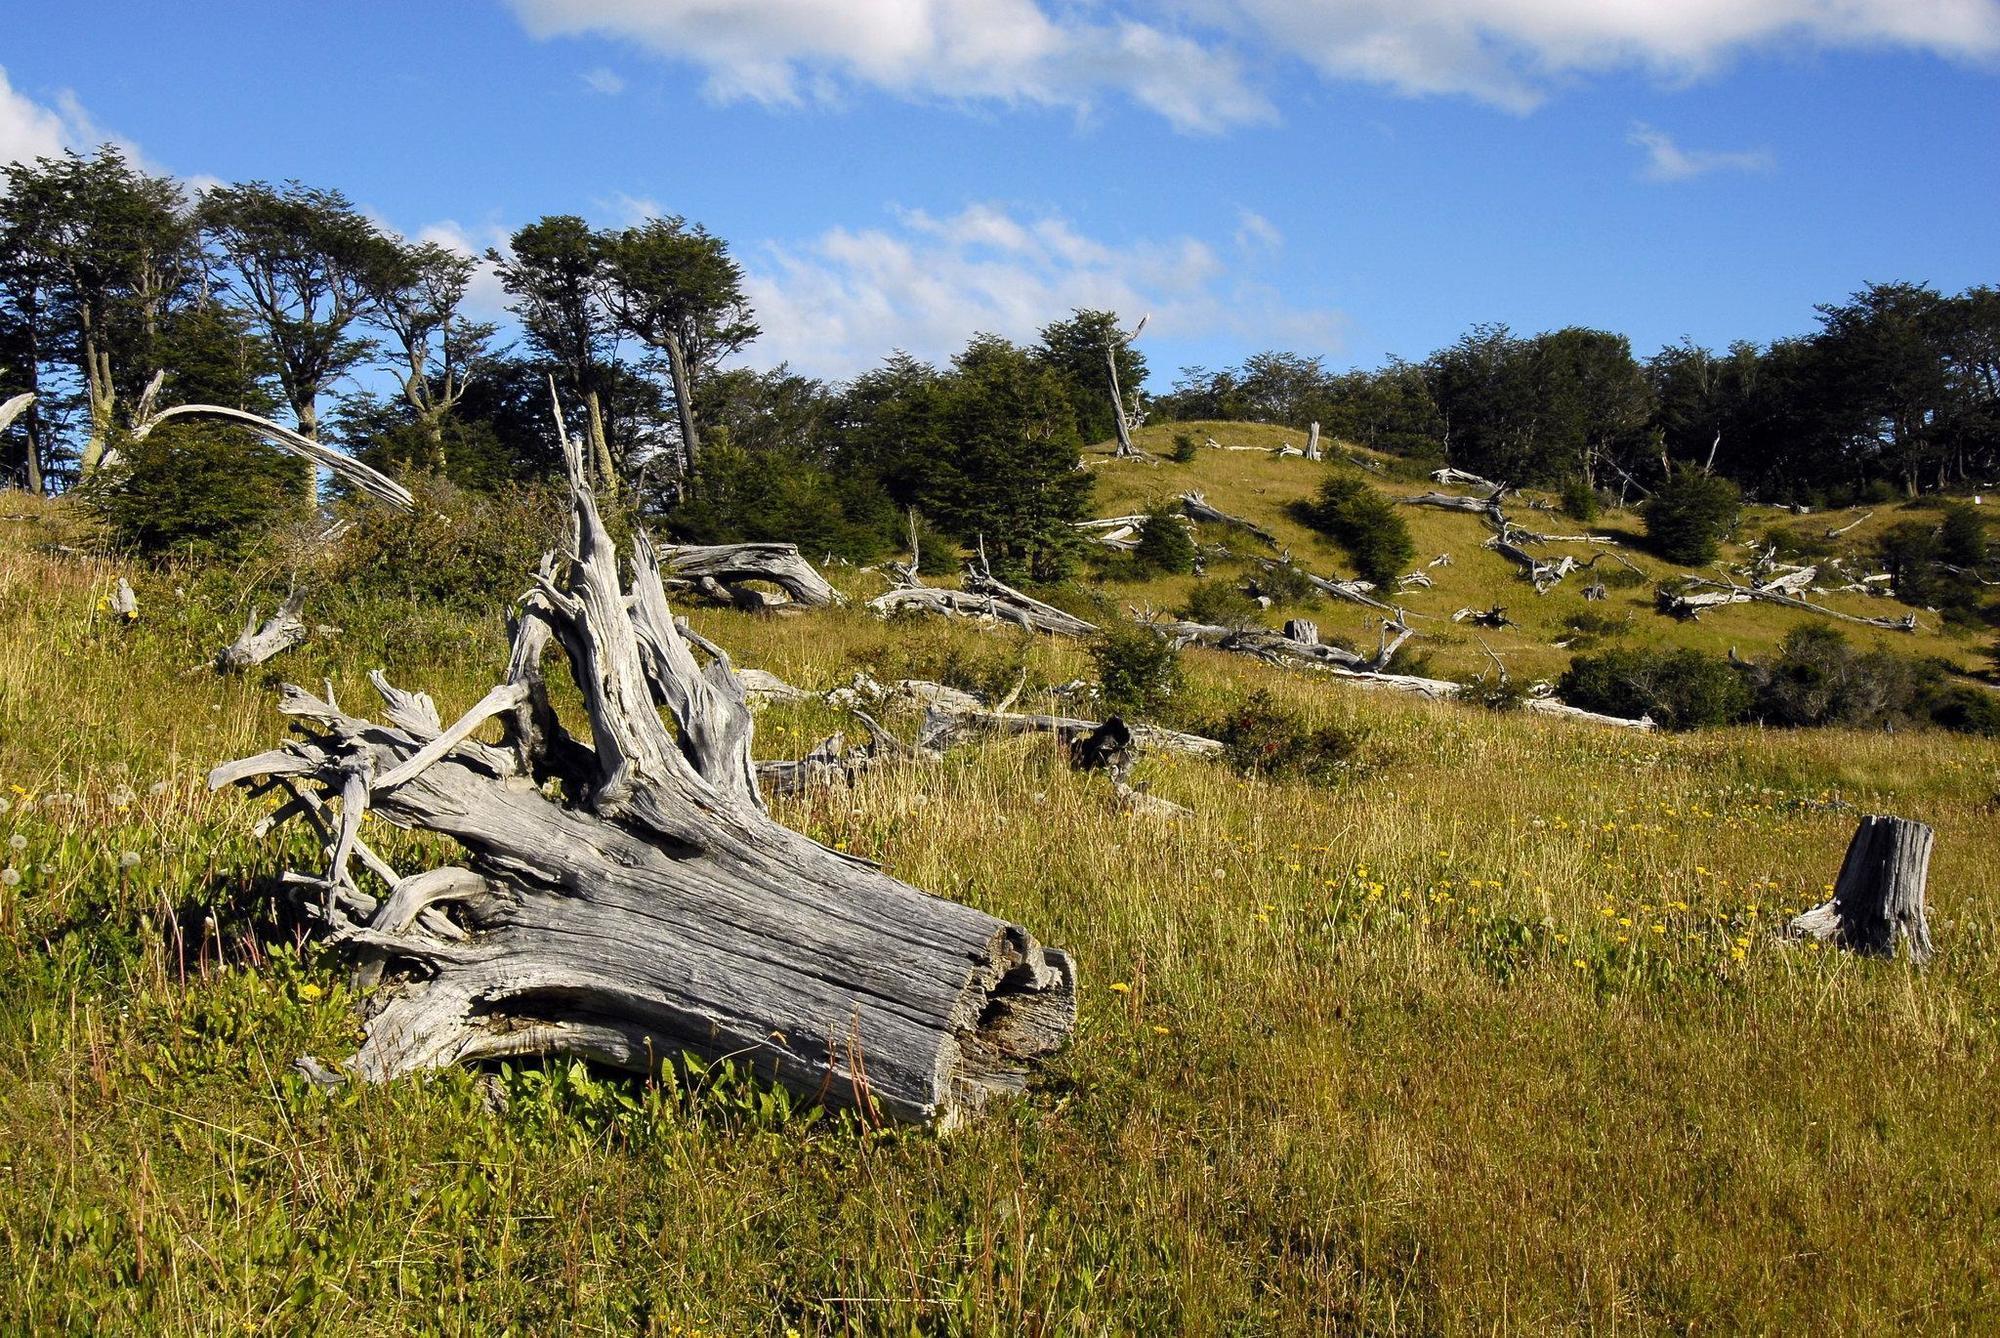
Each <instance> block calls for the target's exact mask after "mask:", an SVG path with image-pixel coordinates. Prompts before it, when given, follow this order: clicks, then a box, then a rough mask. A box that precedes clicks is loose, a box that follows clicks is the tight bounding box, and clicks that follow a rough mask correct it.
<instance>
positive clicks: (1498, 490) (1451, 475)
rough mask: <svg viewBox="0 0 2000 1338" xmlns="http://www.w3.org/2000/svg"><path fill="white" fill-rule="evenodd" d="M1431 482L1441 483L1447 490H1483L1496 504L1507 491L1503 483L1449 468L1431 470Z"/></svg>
mask: <svg viewBox="0 0 2000 1338" xmlns="http://www.w3.org/2000/svg"><path fill="white" fill-rule="evenodd" d="M1431 482H1433V483H1442V484H1443V485H1444V486H1445V487H1447V488H1484V489H1485V490H1486V491H1487V493H1488V494H1490V495H1491V496H1492V498H1493V500H1494V501H1496V502H1497V501H1499V500H1500V497H1501V496H1502V494H1504V493H1505V492H1506V491H1507V485H1506V484H1504V483H1495V482H1494V481H1493V480H1492V479H1483V478H1481V477H1479V475H1477V474H1468V473H1466V472H1465V471H1464V470H1463V469H1452V468H1450V467H1449V466H1447V467H1446V468H1444V469H1433V470H1432V471H1431Z"/></svg>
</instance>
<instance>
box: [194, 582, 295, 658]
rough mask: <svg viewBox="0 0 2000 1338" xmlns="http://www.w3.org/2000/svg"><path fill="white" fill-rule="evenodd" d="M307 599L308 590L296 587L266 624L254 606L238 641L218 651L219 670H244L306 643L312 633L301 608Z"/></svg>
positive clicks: (245, 620)
mask: <svg viewBox="0 0 2000 1338" xmlns="http://www.w3.org/2000/svg"><path fill="white" fill-rule="evenodd" d="M305 602H306V597H305V592H303V591H300V590H293V591H292V592H291V593H290V594H288V595H286V596H285V601H284V603H282V604H280V605H278V607H277V610H276V611H275V612H274V613H272V614H271V616H270V617H269V618H267V619H265V620H264V623H263V625H262V626H259V625H258V623H257V611H256V610H255V609H252V610H251V611H250V616H249V617H247V618H245V619H244V620H243V630H242V631H241V632H239V633H238V634H237V636H236V640H234V641H232V642H230V643H229V644H228V645H226V646H224V647H223V648H222V649H221V650H220V651H217V652H216V656H215V669H216V672H217V673H224V674H229V673H241V672H242V671H243V670H245V669H249V668H253V667H254V666H256V665H260V664H262V663H264V661H266V660H268V659H271V658H272V657H273V656H276V655H280V654H282V653H283V652H285V651H288V650H290V649H291V648H292V647H294V646H301V645H304V644H305V640H306V637H307V636H308V635H309V634H308V633H307V631H306V625H305V623H303V622H301V621H300V620H299V611H300V610H301V609H303V608H304V607H305Z"/></svg>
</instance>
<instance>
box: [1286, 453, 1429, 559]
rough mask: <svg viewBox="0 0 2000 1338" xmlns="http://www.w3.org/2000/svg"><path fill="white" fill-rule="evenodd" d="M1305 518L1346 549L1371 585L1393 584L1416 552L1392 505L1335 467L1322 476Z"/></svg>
mask: <svg viewBox="0 0 2000 1338" xmlns="http://www.w3.org/2000/svg"><path fill="white" fill-rule="evenodd" d="M1305 519H1306V522H1307V523H1308V524H1310V525H1311V526H1312V527H1313V528H1314V529H1315V530H1318V531H1319V532H1320V533H1321V534H1324V535H1326V536H1327V537H1328V538H1329V539H1332V540H1333V541H1334V542H1335V543H1337V544H1339V545H1340V546H1341V547H1342V548H1344V549H1346V550H1347V555H1348V556H1349V557H1350V558H1352V559H1353V561H1354V565H1355V568H1356V570H1358V571H1359V572H1360V573H1361V575H1363V576H1365V577H1367V578H1368V579H1369V580H1371V581H1373V582H1375V584H1377V585H1381V586H1388V585H1393V584H1394V583H1395V581H1396V578H1397V577H1399V576H1401V575H1402V574H1403V573H1404V572H1405V571H1406V570H1408V569H1409V565H1410V560H1411V559H1412V558H1414V557H1415V556H1416V554H1417V546H1416V544H1415V543H1414V542H1413V541H1412V540H1411V538H1410V527H1409V526H1408V525H1406V524H1405V523H1404V522H1403V518H1402V516H1401V515H1399V514H1398V513H1397V511H1396V507H1395V503H1393V502H1391V501H1390V500H1389V499H1388V498H1387V497H1384V496H1383V495H1382V494H1381V493H1379V492H1377V491H1375V489H1373V488H1371V487H1370V486H1369V485H1368V483H1367V481H1366V480H1364V479H1363V478H1362V477H1361V476H1360V474H1359V473H1357V472H1356V471H1355V470H1354V469H1352V468H1351V467H1349V466H1345V465H1336V466H1334V468H1333V469H1332V471H1331V472H1329V473H1328V474H1327V476H1326V480H1325V481H1324V482H1322V483H1321V484H1320V485H1319V493H1318V495H1317V496H1316V497H1315V498H1314V499H1313V501H1312V502H1311V503H1310V504H1308V505H1307V507H1306V508H1305Z"/></svg>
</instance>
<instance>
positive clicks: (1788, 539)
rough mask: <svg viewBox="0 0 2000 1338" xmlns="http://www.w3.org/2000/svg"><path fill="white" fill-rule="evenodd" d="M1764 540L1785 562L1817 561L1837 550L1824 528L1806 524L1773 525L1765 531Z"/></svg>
mask: <svg viewBox="0 0 2000 1338" xmlns="http://www.w3.org/2000/svg"><path fill="white" fill-rule="evenodd" d="M1764 542H1765V543H1767V544H1769V545H1771V547H1772V548H1773V549H1774V550H1775V551H1776V553H1777V556H1778V557H1780V558H1782V559H1784V560H1785V561H1786V562H1817V561H1819V560H1820V559H1821V558H1829V557H1832V556H1833V555H1834V554H1835V553H1836V552H1838V551H1839V546H1838V545H1837V544H1835V543H1834V541H1833V540H1831V539H1829V538H1827V537H1826V531H1825V530H1824V529H1817V530H1816V529H1813V528H1812V527H1810V526H1808V525H1774V526H1772V527H1771V529H1770V530H1769V531H1767V532H1766V533H1765V535H1764Z"/></svg>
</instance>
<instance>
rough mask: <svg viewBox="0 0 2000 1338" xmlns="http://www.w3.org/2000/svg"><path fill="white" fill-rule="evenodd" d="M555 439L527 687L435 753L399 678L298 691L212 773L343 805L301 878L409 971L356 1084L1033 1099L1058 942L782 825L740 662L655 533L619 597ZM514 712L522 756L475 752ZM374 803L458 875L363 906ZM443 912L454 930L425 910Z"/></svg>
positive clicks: (932, 1110)
mask: <svg viewBox="0 0 2000 1338" xmlns="http://www.w3.org/2000/svg"><path fill="white" fill-rule="evenodd" d="M563 446H564V455H565V459H566V464H567V466H568V471H569V477H570V486H571V490H572V493H573V496H574V508H575V521H576V529H575V535H574V540H573V548H572V552H571V553H570V555H569V556H568V558H567V560H566V561H565V562H564V563H563V564H562V566H561V568H560V570H558V569H557V567H556V566H555V564H553V563H548V564H545V566H544V571H543V574H542V576H541V577H540V578H539V579H538V582H537V588H536V589H535V590H534V591H533V592H531V593H530V595H529V596H528V597H527V599H526V600H525V601H524V603H523V606H522V612H521V616H520V618H519V620H518V622H517V624H516V629H515V638H514V646H513V653H512V655H511V657H510V659H509V664H508V669H507V676H506V678H505V680H504V681H503V682H502V683H501V684H500V685H499V686H497V687H496V688H494V690H493V691H492V692H490V693H488V694H487V696H486V698H485V699H484V700H483V701H482V702H480V704H479V705H478V706H476V707H474V708H473V709H472V711H470V712H468V713H467V715H466V716H464V717H463V718H462V719H461V720H459V721H458V722H457V724H455V725H453V726H452V727H450V728H449V729H445V730H442V731H439V732H436V733H435V736H434V737H428V738H427V737H425V736H427V735H430V734H432V726H433V725H434V724H435V720H436V717H435V713H434V712H427V711H424V710H422V709H420V707H419V705H418V703H420V702H421V699H419V698H417V697H415V696H414V695H413V694H407V693H401V692H398V691H396V690H395V689H392V688H389V687H388V686H387V685H386V684H379V685H378V686H379V687H380V688H381V690H382V691H383V695H384V698H385V700H386V701H387V702H388V705H389V715H390V719H391V723H390V724H386V725H385V724H377V723H374V722H371V721H368V720H364V719H361V718H358V717H355V716H350V715H348V714H346V713H345V712H343V711H341V710H340V709H339V708H338V707H336V706H335V705H333V704H332V703H330V702H323V701H320V700H318V699H316V698H314V697H312V696H311V695H310V694H307V693H305V692H302V691H300V690H299V689H296V688H289V689H287V691H286V695H285V700H284V704H283V708H282V709H284V710H285V712H286V713H287V714H289V715H291V716H293V717H294V718H295V719H296V720H297V721H298V723H299V726H300V729H301V732H302V735H303V737H301V738H299V739H297V740H294V741H292V742H290V743H288V744H286V745H285V746H284V747H282V748H280V749H277V750H274V751H272V752H268V753H264V754H261V755H259V756H257V757H252V758H248V759H245V760H243V761H241V762H235V763H230V764H227V765H225V766H222V767H218V768H217V769H216V771H215V772H214V773H213V775H211V777H210V783H211V785H214V786H222V785H227V784H232V783H250V784H253V785H260V784H263V785H267V784H268V783H269V782H268V781H262V780H261V779H260V778H270V780H271V781H279V782H282V783H285V784H288V785H298V786H303V787H308V792H310V791H311V790H315V789H316V790H317V791H318V792H319V794H320V795H322V796H324V797H325V798H326V799H328V800H332V799H338V801H339V808H340V824H339V828H338V831H337V833H336V835H335V839H334V840H333V841H332V843H331V845H332V849H331V851H330V853H329V859H328V865H327V868H326V870H325V872H324V873H323V874H319V875H314V876H308V877H302V878H298V879H296V881H299V882H301V883H302V884H304V885H306V886H309V887H312V888H315V889H317V890H319V891H320V892H321V893H322V896H323V906H322V912H321V913H322V914H323V915H325V916H326V918H327V919H328V920H329V921H330V922H331V923H332V924H333V925H334V926H335V933H334V936H333V937H334V940H335V941H336V942H337V943H341V944H344V945H345V946H347V947H349V948H350V949H352V950H353V951H354V952H355V953H357V954H358V955H359V956H360V957H361V958H362V959H363V961H364V963H368V964H372V965H374V966H376V967H378V968H379V967H380V966H382V965H384V964H391V965H394V966H395V967H396V968H398V970H399V972H400V974H399V975H398V977H397V978H396V979H395V980H394V981H392V983H390V984H389V985H387V986H385V987H384V988H383V989H382V990H381V991H380V992H378V993H377V994H375V995H374V996H372V997H371V1002H372V1004H373V1014H372V1016H371V1017H370V1018H369V1019H368V1023H367V1028H366V1033H365V1035H366V1039H365V1040H364V1041H363V1043H362V1045H361V1048H360V1050H359V1052H358V1053H357V1054H356V1055H355V1056H354V1057H353V1058H352V1059H351V1060H349V1061H348V1062H347V1065H346V1067H347V1068H348V1070H349V1071H351V1072H352V1073H353V1074H354V1075H356V1076H358V1077H360V1078H363V1079H369V1080H385V1079H389V1078H393V1077H396V1076H398V1075H400V1074H407V1073H412V1072H417V1071H420V1070H424V1069H430V1068H438V1067H442V1066H446V1065H451V1064H459V1063H468V1062H472V1061H476V1060H482V1059H490V1058H497V1057H502V1056H509V1055H560V1056H573V1057H582V1058H586V1059H590V1060H594V1061H597V1062H601V1063H605V1064H609V1065H612V1066H615V1067H618V1068H623V1069H630V1070H634V1071H639V1072H650V1071H653V1070H655V1069H657V1068H658V1067H659V1066H660V1065H661V1064H662V1063H663V1062H668V1061H671V1060H672V1058H673V1057H675V1056H677V1055H679V1054H681V1053H683V1052H685V1053H689V1054H694V1055H698V1056H701V1057H703V1058H704V1059H706V1060H710V1061H719V1060H723V1059H732V1060H734V1061H735V1062H738V1063H741V1064H743V1065H744V1066H745V1067H747V1068H749V1069H752V1070H754V1071H755V1072H756V1073H757V1074H759V1075H760V1076H762V1077H765V1078H769V1079H773V1080H775V1081H777V1082H780V1083H782V1084H784V1085H785V1086H787V1087H789V1088H791V1089H792V1090H794V1091H796V1092H799V1093H801V1094H802V1095H805V1096H806V1097H808V1098H813V1099H820V1100H824V1101H826V1102H827V1103H829V1104H832V1105H837V1106H852V1107H856V1108H859V1109H860V1110H862V1111H863V1112H864V1114H865V1115H866V1116H867V1117H869V1118H875V1117H886V1118H890V1119H896V1120H906V1121H920V1122H921V1121H936V1122H938V1123H941V1124H950V1123H953V1122H955V1121H956V1120H958V1119H960V1118H963V1117H965V1116H967V1115H970V1114H974V1113H976V1112H977V1111H978V1110H979V1109H980V1107H981V1106H982V1105H983V1104H984V1103H985V1102H986V1101H987V1100H988V1099H989V1098H990V1097H992V1096H994V1095H996V1094H999V1093H1003V1092H1010V1091H1016V1090H1019V1089H1020V1088H1021V1086H1022V1085H1023V1083H1024V1082H1025V1080H1026V1077H1027V1074H1028V1071H1029V1069H1030V1068H1031V1067H1032V1066H1033V1065H1034V1064H1035V1063H1036V1062H1037V1061H1038V1060H1039V1059H1040V1058H1042V1057H1043V1056H1044V1055H1046V1054H1048V1053H1050V1052H1051V1051H1053V1050H1054V1049H1055V1048H1057V1047H1058V1046H1060V1045H1061V1044H1062V1042H1063V1041H1064V1039H1065V1038H1066V1037H1067V1035H1068V1034H1069V1032H1070V1030H1071V1028H1072V1026H1073V1025H1074V1021H1075V1015H1076V979H1075V972H1074V969H1073V967H1072V965H1071V962H1070V959H1069V958H1068V956H1067V955H1066V954H1064V953H1062V952H1060V951H1055V950H1051V949H1046V948H1044V947H1042V946H1041V945H1040V944H1038V943H1037V942H1036V941H1035V939H1034V938H1033V936H1032V935H1030V934H1029V933H1028V931H1027V930H1025V929H1023V928H1022V927H1021V926H1019V925H1014V924H1009V923H1007V922H1005V921H1002V920H999V919H996V918H994V917H993V916H990V915H987V914H985V913H983V912H980V911H976V910H973V909H971V908H969V907H965V906H959V905H955V904H953V903H951V902H948V901H944V900H942V899H941V898H938V897H934V896H930V895H928V894H926V893H923V892H920V891H918V890H917V889H915V888H913V887H910V886H908V885H906V884H904V883H901V882H898V881H897V880H895V879H894V878H891V877H889V876H888V875H886V874H884V873H882V872H880V871H879V870H877V869H875V868H874V867H872V866H870V865H868V864H866V863H864V862H862V861H859V860H855V859H851V858H848V857H846V856H844V855H841V854H838V853H836V852H834V851H832V850H829V849H827V848H826V847H824V846H822V845H820V844H818V843H817V842H815V841H812V840H810V839H808V838H807V837H805V836H803V835H801V834H800V833H798V832H794V831H791V830H789V829H787V828H785V827H782V826H780V825H779V824H778V823H776V822H774V821H773V820H772V819H771V818H770V817H769V816H768V815H767V814H766V812H765V810H764V804H763V800H762V798H761V796H760V793H759V791H758V788H757V780H756V769H755V767H754V764H753V763H752V762H751V760H750V757H751V751H750V749H751V736H752V721H751V716H750V713H749V710H748V708H747V707H746V706H745V704H744V694H743V690H742V685H741V684H740V682H739V681H738V679H737V677H736V675H735V673H734V671H733V669H732V666H731V665H730V662H729V659H728V657H727V656H726V655H723V654H722V653H721V651H720V650H718V649H717V648H716V647H714V646H712V645H710V644H709V643H707V642H706V641H704V640H702V639H701V638H699V637H698V636H695V635H694V634H693V633H691V632H687V631H686V630H685V629H684V628H682V627H679V626H677V625H676V623H675V620H674V618H673V615H672V613H671V611H670V610H669V608H668V606H667V601H666V596H665V589H664V586H663V584H662V581H661V576H660V564H659V560H658V557H657V555H656V554H655V553H654V552H653V550H652V547H651V545H650V543H649V542H648V541H647V540H646V539H645V537H644V535H643V534H642V535H641V536H640V537H639V540H638V542H637V552H636V554H635V555H634V559H635V560H634V561H633V563H632V580H631V584H630V586H629V587H627V586H625V585H624V584H623V583H622V582H621V580H620V570H619V561H618V555H617V553H616V551H615V549H614V547H613V545H612V543H611V540H610V537H609V535H608V534H607V533H606V531H605V528H604V525H603V523H602V521H601V520H600V518H599V515H598V512H597V507H596V503H595V501H594V499H593V498H592V495H591V491H590V488H589V485H588V484H587V483H586V482H585V478H584V466H583V461H582V457H581V454H580V451H579V448H578V447H577V446H576V445H574V444H572V443H571V442H570V441H568V440H567V439H565V440H564V442H563ZM551 643H554V644H556V645H557V646H559V647H560V649H561V651H562V653H563V655H564V657H565V658H566V659H567V660H568V661H569V666H570V670H571V673H572V675H573V676H574V678H575V681H576V683H577V684H578V686H579V687H580V688H581V690H582V693H583V698H584V716H585V718H586V719H587V720H588V722H589V735H590V738H589V741H588V743H585V742H583V741H581V740H579V739H576V738H572V737H570V736H569V735H568V734H567V733H566V732H565V731H564V730H563V727H562V725H561V724H560V723H559V722H558V721H557V720H556V718H555V715H554V712H553V710H552V709H551V708H550V705H549V700H548V692H547V689H546V686H545V685H544V681H543V678H542V671H541V661H542V658H543V656H544V654H545V652H546V651H547V649H548V647H549V646H550V644H551ZM696 650H700V651H702V652H703V653H705V654H706V655H707V656H708V660H707V663H706V664H700V663H698V662H697V660H696V658H695V651H696ZM422 704H423V705H427V702H423V703H422ZM661 707H664V708H665V710H666V712H667V714H668V715H670V716H671V717H672V721H673V724H672V726H671V727H669V725H668V724H667V723H666V721H665V720H663V719H662V718H661V715H660V709H659V708H661ZM495 717H497V718H499V719H500V720H501V722H502V726H503V731H504V738H505V744H504V746H503V747H500V748H494V747H490V746H487V745H484V744H478V743H475V742H472V741H470V739H469V736H470V734H471V732H472V731H473V730H474V729H476V728H477V727H478V726H479V724H481V723H482V722H483V721H485V720H487V719H490V718H495ZM550 781H556V782H560V784H561V786H562V788H563V793H564V795H565V797H564V798H563V799H562V800H560V801H559V800H556V799H553V798H550V797H549V796H548V794H547V793H545V791H544V790H543V789H542V788H541V786H542V784H543V783H545V782H550ZM370 811H372V812H374V813H375V814H376V815H377V816H379V817H381V818H383V819H384V820H386V821H388V822H390V823H392V824H394V825H397V826H402V827H408V828H413V829H422V830H426V831H430V832H434V833H437V834H438V835H441V836H445V837H448V838H450V839H452V840H454V841H456V842H457V843H458V844H459V846H461V847H462V848H463V850H464V853H465V863H464V867H462V868H456V867H455V868H445V869H434V870H430V871H428V872H426V873H420V874H416V875H413V876H410V877H395V876H394V871H393V870H389V869H386V868H375V866H374V865H372V864H371V866H370V867H371V868H374V872H375V873H376V874H377V875H378V876H384V878H385V881H386V882H387V883H388V887H387V893H386V895H385V896H384V897H382V898H380V899H379V900H371V901H370V902H369V903H367V904H370V905H372V912H364V911H361V910H359V909H357V907H359V906H361V905H362V904H364V903H363V901H362V900H361V898H360V897H359V896H357V894H358V893H359V889H358V888H357V886H356V882H355V880H356V874H355V872H354V871H353V870H352V869H351V868H350V863H351V857H352V856H353V855H354V853H355V851H356V849H357V847H358V845H359V841H358V835H359V829H360V824H361V819H362V817H363V815H364V814H365V813H367V812H370ZM379 863H380V862H379V860H377V861H375V864H379ZM362 895H365V894H362ZM447 906H449V907H451V908H453V910H454V911H455V913H456V916H457V919H456V920H455V921H454V922H453V923H454V925H455V927H456V928H457V930H458V931H459V934H460V937H457V938H456V939H454V938H453V936H451V935H448V934H440V933H438V932H435V931H433V930H427V929H426V928H425V927H424V924H423V921H422V919H421V915H422V913H423V912H425V911H437V912H442V911H443V908H445V907H447Z"/></svg>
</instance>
